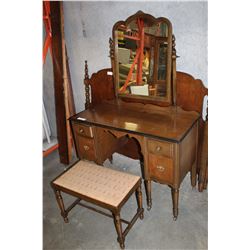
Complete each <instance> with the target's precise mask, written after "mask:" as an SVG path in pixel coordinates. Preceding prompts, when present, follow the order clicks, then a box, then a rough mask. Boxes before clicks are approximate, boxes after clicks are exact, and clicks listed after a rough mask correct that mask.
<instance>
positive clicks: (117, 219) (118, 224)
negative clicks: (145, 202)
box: [113, 213, 125, 249]
mask: <svg viewBox="0 0 250 250" xmlns="http://www.w3.org/2000/svg"><path fill="white" fill-rule="evenodd" d="M113 218H114V224H115V229H116V232H117V234H118V241H119V243H120V247H121V249H124V248H125V245H124V237H123V235H122V223H121V218H120V214H119V213H118V214H114V213H113Z"/></svg>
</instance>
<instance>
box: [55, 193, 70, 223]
mask: <svg viewBox="0 0 250 250" xmlns="http://www.w3.org/2000/svg"><path fill="white" fill-rule="evenodd" d="M55 195H56V200H57V203H58V206H59V208H60V210H61V215H62V217H63V219H64V221H65V223H68V222H69V220H68V217H67V215H68V213H67V212H66V210H65V208H64V204H63V198H62V196H61V192H60V191H59V190H55Z"/></svg>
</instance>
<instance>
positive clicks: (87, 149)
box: [77, 136, 96, 161]
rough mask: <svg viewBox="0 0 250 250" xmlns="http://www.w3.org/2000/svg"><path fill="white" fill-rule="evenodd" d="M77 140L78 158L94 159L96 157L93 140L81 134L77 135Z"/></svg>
mask: <svg viewBox="0 0 250 250" xmlns="http://www.w3.org/2000/svg"><path fill="white" fill-rule="evenodd" d="M77 140H78V154H79V158H80V159H86V160H89V161H94V160H95V158H96V157H95V148H94V140H93V139H89V138H87V137H83V136H78V138H77Z"/></svg>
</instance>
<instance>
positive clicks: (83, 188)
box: [51, 161, 143, 249]
mask: <svg viewBox="0 0 250 250" xmlns="http://www.w3.org/2000/svg"><path fill="white" fill-rule="evenodd" d="M51 186H52V188H53V189H54V192H55V195H56V200H57V203H58V205H59V208H60V210H61V215H62V217H63V218H64V221H65V222H66V223H67V222H68V217H67V216H68V213H69V211H70V210H71V209H72V208H73V207H75V206H76V205H80V206H83V207H86V208H88V209H91V210H93V211H95V212H98V213H101V214H103V215H106V216H108V217H111V218H113V219H114V224H115V228H116V231H117V234H118V239H117V240H118V242H119V243H120V247H121V248H122V249H124V247H125V245H124V240H125V237H126V235H127V233H128V232H129V230H130V229H131V227H132V226H133V225H134V223H135V222H136V220H137V219H138V217H140V219H143V208H142V193H141V178H140V177H139V176H135V175H131V174H128V173H124V172H120V171H116V170H113V169H109V168H106V167H103V166H98V165H96V164H95V163H92V162H88V161H78V162H77V163H75V164H74V165H73V166H72V167H70V168H68V169H67V170H66V171H65V172H63V173H62V174H61V175H59V176H58V177H57V178H56V179H54V180H53V181H52V182H51ZM61 191H62V192H64V193H67V194H70V195H72V196H75V197H77V199H76V200H75V201H74V202H73V203H72V204H71V205H70V206H69V207H68V208H67V209H65V207H64V202H63V199H62V196H61ZM134 192H135V193H136V200H137V205H138V208H137V213H136V214H135V216H134V217H133V218H132V220H131V221H130V222H129V221H126V220H124V219H121V217H120V211H121V208H122V206H123V205H124V204H125V203H126V201H127V200H128V199H129V197H130V196H131V195H132V194H133V193H134ZM82 200H84V201H86V202H89V203H92V204H94V205H97V206H99V207H102V208H104V209H108V210H110V211H111V213H112V215H111V214H108V213H106V212H103V211H101V210H98V209H96V208H94V207H91V206H89V205H87V204H84V203H82V202H81V201H82ZM122 222H123V223H126V224H127V227H126V229H125V230H124V231H122Z"/></svg>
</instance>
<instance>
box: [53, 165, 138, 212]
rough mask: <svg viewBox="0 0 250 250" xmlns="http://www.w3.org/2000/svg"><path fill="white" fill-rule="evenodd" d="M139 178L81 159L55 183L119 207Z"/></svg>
mask: <svg viewBox="0 0 250 250" xmlns="http://www.w3.org/2000/svg"><path fill="white" fill-rule="evenodd" d="M139 179H140V177H139V176H135V175H131V174H128V173H124V172H120V171H116V170H113V169H109V168H106V167H103V166H98V165H96V164H95V163H91V162H87V161H79V162H78V163H77V164H76V165H74V166H73V167H72V168H70V169H69V170H68V171H67V172H65V173H64V174H63V175H61V176H60V177H59V178H57V179H56V180H55V181H54V182H53V183H54V184H56V185H58V186H61V187H64V188H66V189H68V190H71V191H74V192H77V193H79V194H81V195H84V196H87V197H89V198H92V199H94V200H98V201H100V202H103V203H106V204H109V205H111V206H113V207H117V206H118V205H119V204H120V203H121V202H122V200H123V199H124V198H125V197H126V195H127V194H128V193H129V191H130V190H131V189H132V188H133V187H134V185H135V184H136V183H137V182H138V180H139Z"/></svg>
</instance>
